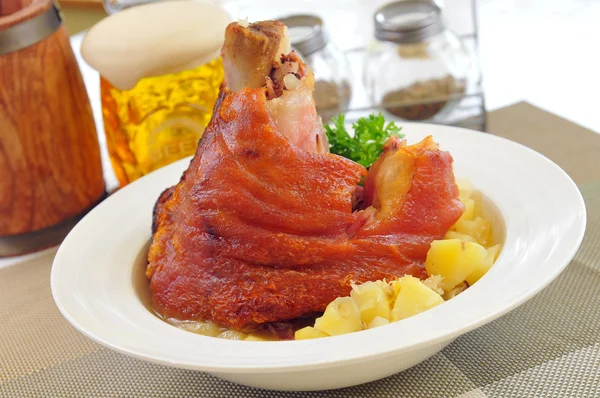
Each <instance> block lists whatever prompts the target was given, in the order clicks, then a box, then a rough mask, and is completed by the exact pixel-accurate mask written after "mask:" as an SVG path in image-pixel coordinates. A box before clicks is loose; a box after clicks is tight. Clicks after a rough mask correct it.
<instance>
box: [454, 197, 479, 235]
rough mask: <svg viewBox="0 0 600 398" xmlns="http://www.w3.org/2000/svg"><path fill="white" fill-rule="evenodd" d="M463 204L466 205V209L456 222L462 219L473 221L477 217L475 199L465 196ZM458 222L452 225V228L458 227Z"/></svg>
mask: <svg viewBox="0 0 600 398" xmlns="http://www.w3.org/2000/svg"><path fill="white" fill-rule="evenodd" d="M461 202H462V204H463V205H464V206H465V211H464V212H463V214H462V215H461V216H460V218H459V219H458V221H456V224H458V223H459V222H461V221H471V220H473V219H474V218H475V201H474V200H473V199H471V198H465V199H463V200H461ZM456 224H454V226H453V227H452V229H454V228H456Z"/></svg>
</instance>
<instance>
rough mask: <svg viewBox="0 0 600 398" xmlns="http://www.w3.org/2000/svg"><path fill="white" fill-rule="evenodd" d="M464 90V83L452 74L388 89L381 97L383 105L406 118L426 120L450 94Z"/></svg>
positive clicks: (389, 110) (442, 106)
mask: <svg viewBox="0 0 600 398" xmlns="http://www.w3.org/2000/svg"><path fill="white" fill-rule="evenodd" d="M464 92H465V83H464V81H462V80H456V79H455V78H453V77H452V76H449V75H448V76H445V77H442V78H439V79H429V80H425V81H418V82H416V83H413V84H411V85H410V86H408V87H406V88H403V89H400V90H395V91H390V92H389V93H387V94H385V96H384V97H383V107H384V108H385V109H386V110H387V111H388V112H390V113H392V114H394V115H396V116H398V117H400V118H402V119H406V120H427V119H431V118H432V117H434V116H435V115H436V114H437V113H439V112H440V111H441V110H442V109H443V108H444V107H445V106H446V104H447V103H448V101H449V100H450V99H451V97H452V96H455V95H461V94H464Z"/></svg>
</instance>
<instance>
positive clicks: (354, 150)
mask: <svg viewBox="0 0 600 398" xmlns="http://www.w3.org/2000/svg"><path fill="white" fill-rule="evenodd" d="M344 119H345V117H344V115H338V116H336V117H334V118H332V121H333V126H330V125H327V126H325V131H326V133H327V139H328V140H329V150H330V151H331V153H335V154H336V155H340V156H343V157H345V158H348V159H351V160H354V161H355V162H357V163H360V164H362V165H363V166H365V167H369V166H371V165H372V164H373V163H374V162H375V161H376V160H377V158H378V157H379V155H381V152H383V144H384V143H385V141H386V140H387V139H388V138H389V137H390V136H391V135H396V136H398V137H400V138H402V137H404V134H398V132H399V131H400V129H401V128H400V127H398V126H396V124H395V123H394V122H389V123H387V124H386V123H385V118H384V117H383V115H382V114H381V113H379V115H369V117H361V118H360V119H358V120H357V121H356V123H352V129H353V130H354V137H351V136H350V134H348V131H347V130H346V126H345V123H344Z"/></svg>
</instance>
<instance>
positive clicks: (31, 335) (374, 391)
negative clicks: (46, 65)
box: [0, 104, 600, 398]
mask: <svg viewBox="0 0 600 398" xmlns="http://www.w3.org/2000/svg"><path fill="white" fill-rule="evenodd" d="M515 107H516V109H517V112H514V113H513V116H511V114H510V113H508V115H505V113H506V112H508V111H507V110H503V111H499V112H498V113H496V114H494V115H493V117H491V118H490V129H491V130H492V131H494V129H498V128H500V127H499V125H498V124H496V122H495V121H494V120H495V118H496V117H499V116H498V115H503V114H504V116H503V117H501V118H500V122H501V123H503V125H504V127H505V128H509V129H510V128H515V126H516V128H519V126H521V125H522V124H521V123H520V122H519V120H515V119H517V117H516V115H519V113H520V112H524V109H526V108H528V107H530V105H527V104H519V105H516V106H515ZM513 108H514V107H513ZM533 112H534V113H538V114H539V115H541V118H542V119H543V118H544V117H546V118H547V117H548V114H547V113H545V112H541V111H540V112H538V111H537V110H536V108H534V109H533ZM525 113H526V114H530V113H528V112H525ZM552 118H554V117H553V116H552V115H550V119H552ZM507 119H510V120H507ZM533 119H534V120H533V121H530V122H528V123H530V127H529V128H528V129H526V130H524V131H523V132H522V134H525V133H527V134H530V135H528V136H527V137H526V138H527V139H529V138H531V137H533V136H538V137H539V136H540V133H539V132H537V131H534V129H535V128H537V127H535V126H536V125H538V124H539V123H542V125H543V124H544V122H543V120H542V121H540V120H538V119H536V118H533ZM558 120H561V119H558ZM563 122H564V121H563ZM563 122H559V123H556V124H558V127H559V129H558V130H554V132H552V129H550V130H548V131H547V132H546V133H545V134H547V135H549V136H556V135H557V134H558V135H568V136H570V137H571V138H572V139H573V140H576V139H577V137H578V133H579V131H578V129H579V130H583V129H582V128H580V127H578V126H575V127H573V126H569V125H568V124H565V123H563ZM567 123H568V122H567ZM550 124H553V125H554V124H555V123H550ZM562 128H564V129H568V130H565V131H561V129H562ZM513 131H514V130H513ZM505 132H506V131H505ZM509 134H512V131H511V132H509V133H507V134H503V135H509ZM520 137H521V136H520ZM521 138H523V137H521ZM598 139H600V137H598ZM591 141H593V140H590V142H591ZM536 143H537V141H536V142H534V144H536ZM587 145H595V144H594V143H593V142H592V143H591V144H590V143H588V144H587ZM549 156H551V157H552V155H551V154H549ZM554 156H555V158H554V160H555V161H557V162H558V163H559V164H561V166H562V167H563V168H565V169H571V168H572V167H574V166H573V164H572V163H570V159H571V158H570V157H568V156H561V155H560V152H557V153H555V154H554ZM577 161H578V160H577ZM590 166H592V165H589V164H583V165H580V166H579V167H587V168H592V169H593V167H590ZM571 172H572V173H575V175H578V176H579V178H580V179H581V180H583V181H585V180H590V179H597V180H598V181H597V182H594V183H590V184H586V185H584V186H582V192H583V194H584V197H585V199H586V204H587V208H588V231H587V234H586V237H585V239H584V242H583V244H582V247H581V249H580V250H579V252H578V253H577V255H576V257H575V259H574V260H573V262H572V263H571V264H570V265H569V266H568V267H567V269H566V270H565V272H564V273H563V274H561V276H559V277H558V279H557V280H556V281H554V282H553V283H552V284H551V285H550V286H549V287H548V288H546V289H545V290H544V291H543V292H542V293H540V294H539V295H537V296H536V297H535V298H534V299H532V300H530V301H529V302H528V303H526V304H525V305H523V306H521V307H520V308H519V309H517V310H515V311H513V312H511V313H510V314H508V315H505V316H504V317H502V318H500V319H499V320H497V321H495V322H492V323H490V324H488V325H486V326H484V327H481V328H479V329H477V330H475V331H473V332H471V333H468V334H466V335H464V336H462V337H460V338H459V339H457V340H456V341H455V342H454V343H453V344H452V345H450V346H449V347H447V348H446V349H445V350H443V351H442V352H441V353H440V354H438V355H436V356H434V357H433V358H431V359H429V360H427V361H425V362H423V363H422V364H420V365H417V366H415V367H413V368H411V369H409V370H407V371H406V372H403V373H401V374H398V375H395V376H392V377H389V378H387V379H384V380H380V381H377V382H374V383H370V384H365V385H362V386H357V387H353V388H348V389H342V390H335V391H325V392H315V393H283V392H269V391H263V390H256V389H251V388H246V387H241V386H237V385H234V384H231V383H228V382H225V381H221V380H219V379H216V378H214V377H212V376H209V375H207V374H204V373H201V372H193V371H186V370H179V369H173V368H168V367H163V366H159V365H153V364H149V363H145V362H142V361H138V360H135V359H132V358H129V357H126V356H124V355H121V354H117V353H115V352H112V351H110V350H108V349H106V348H103V347H101V346H99V345H97V344H95V343H93V342H92V341H90V340H88V339H87V338H85V337H83V336H82V335H81V334H79V333H78V332H77V331H75V330H74V329H73V328H72V327H71V326H70V325H69V324H68V323H67V322H66V321H65V320H64V319H63V318H62V316H61V315H60V313H59V312H58V309H57V308H56V306H55V305H54V302H53V300H52V297H51V293H50V285H49V277H50V267H51V262H52V259H53V256H54V252H51V253H49V254H46V255H44V256H43V257H40V258H37V259H35V260H32V261H29V262H26V263H23V264H19V265H17V266H13V267H12V268H8V269H5V270H1V271H0V397H194V396H198V397H307V398H308V397H427V398H435V397H600V175H599V174H596V172H587V173H580V172H579V170H578V169H577V168H574V169H571Z"/></svg>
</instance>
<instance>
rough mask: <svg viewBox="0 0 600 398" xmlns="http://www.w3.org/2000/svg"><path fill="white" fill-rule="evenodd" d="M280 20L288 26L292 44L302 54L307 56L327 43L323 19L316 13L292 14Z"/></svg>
mask: <svg viewBox="0 0 600 398" xmlns="http://www.w3.org/2000/svg"><path fill="white" fill-rule="evenodd" d="M278 20H279V21H281V22H283V23H284V24H285V25H286V26H287V27H288V34H289V37H290V44H291V45H292V47H294V48H295V49H296V50H298V52H300V54H301V55H303V56H305V57H307V56H309V55H311V54H314V53H315V52H317V51H319V50H320V49H322V48H323V47H325V46H326V45H327V38H326V37H325V32H324V30H323V20H322V19H321V18H319V17H317V16H316V15H308V14H301V15H290V16H288V17H285V18H278Z"/></svg>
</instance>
